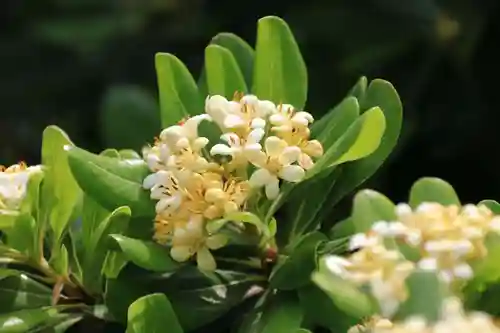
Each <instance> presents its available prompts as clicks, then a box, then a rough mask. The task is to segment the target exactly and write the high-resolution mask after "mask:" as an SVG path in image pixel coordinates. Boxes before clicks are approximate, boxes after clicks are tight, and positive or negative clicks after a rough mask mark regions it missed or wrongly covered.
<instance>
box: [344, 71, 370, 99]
mask: <svg viewBox="0 0 500 333" xmlns="http://www.w3.org/2000/svg"><path fill="white" fill-rule="evenodd" d="M367 87H368V79H367V78H366V76H362V77H360V78H359V80H358V82H356V84H355V85H354V87H352V88H351V90H350V91H349V96H353V97H356V98H357V99H358V101H363V99H364V97H365V95H366V88H367Z"/></svg>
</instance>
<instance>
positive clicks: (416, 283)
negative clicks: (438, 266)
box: [396, 270, 445, 322]
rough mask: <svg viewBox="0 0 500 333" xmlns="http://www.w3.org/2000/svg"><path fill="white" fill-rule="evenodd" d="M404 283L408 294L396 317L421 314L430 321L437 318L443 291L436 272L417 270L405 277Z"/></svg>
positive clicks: (443, 294)
mask: <svg viewBox="0 0 500 333" xmlns="http://www.w3.org/2000/svg"><path fill="white" fill-rule="evenodd" d="M406 284H407V287H408V294H409V296H408V299H407V300H406V301H405V302H404V303H403V304H402V305H401V307H400V309H399V311H398V313H397V314H396V317H397V318H408V317H409V316H423V317H425V318H426V319H427V320H428V321H430V322H434V321H436V320H437V319H439V314H440V312H441V308H442V302H443V299H444V297H445V291H444V287H443V286H442V285H441V281H440V280H439V278H438V276H437V274H436V273H435V272H429V271H422V270H417V271H414V272H413V273H412V274H411V275H410V276H409V277H408V278H407V279H406Z"/></svg>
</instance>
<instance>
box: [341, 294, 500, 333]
mask: <svg viewBox="0 0 500 333" xmlns="http://www.w3.org/2000/svg"><path fill="white" fill-rule="evenodd" d="M355 329H358V328H357V327H355V328H352V329H351V330H350V331H353V332H354V331H355ZM359 331H360V330H359V329H358V332H359ZM364 332H371V333H452V332H467V333H500V328H498V327H497V326H496V325H495V323H494V321H493V320H492V318H491V317H490V316H489V315H487V314H486V313H483V312H472V313H465V312H464V310H463V305H462V303H461V301H460V300H459V299H457V298H449V299H447V300H445V301H444V302H443V309H442V311H441V317H440V319H439V320H438V321H437V322H436V323H433V324H429V323H427V322H426V320H425V319H424V318H421V317H410V318H407V319H405V320H404V321H403V322H401V323H392V324H387V323H385V324H384V325H373V326H371V327H368V326H365V330H364Z"/></svg>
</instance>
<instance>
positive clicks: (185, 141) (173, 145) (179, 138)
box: [160, 114, 212, 153]
mask: <svg viewBox="0 0 500 333" xmlns="http://www.w3.org/2000/svg"><path fill="white" fill-rule="evenodd" d="M204 120H206V121H211V120H212V118H211V117H210V116H209V115H207V114H201V115H197V116H193V117H191V118H188V119H186V120H185V121H184V122H182V123H181V124H180V125H174V126H170V127H167V128H165V129H164V130H163V131H162V132H161V133H160V140H161V141H163V142H165V143H167V144H168V146H169V147H170V149H171V150H172V152H174V153H175V152H177V151H179V150H182V149H185V148H186V147H191V149H192V150H193V151H195V152H199V151H200V150H201V149H203V148H204V147H205V146H206V145H207V144H208V139H207V138H205V137H199V136H198V126H199V124H200V123H201V122H202V121H204Z"/></svg>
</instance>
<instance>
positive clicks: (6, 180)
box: [0, 163, 42, 210]
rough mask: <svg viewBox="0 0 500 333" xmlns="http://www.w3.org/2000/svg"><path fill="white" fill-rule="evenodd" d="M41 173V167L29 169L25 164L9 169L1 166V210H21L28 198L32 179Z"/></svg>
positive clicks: (15, 165)
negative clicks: (25, 198) (20, 207)
mask: <svg viewBox="0 0 500 333" xmlns="http://www.w3.org/2000/svg"><path fill="white" fill-rule="evenodd" d="M41 171H42V168H41V166H40V165H37V166H30V167H28V166H27V165H26V164H25V163H19V164H14V165H12V166H10V167H8V168H5V167H3V166H0V209H9V210H17V209H19V206H20V204H21V202H22V200H23V199H24V197H25V196H26V190H27V187H28V182H29V179H30V177H31V176H32V175H33V174H35V173H39V172H41Z"/></svg>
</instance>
